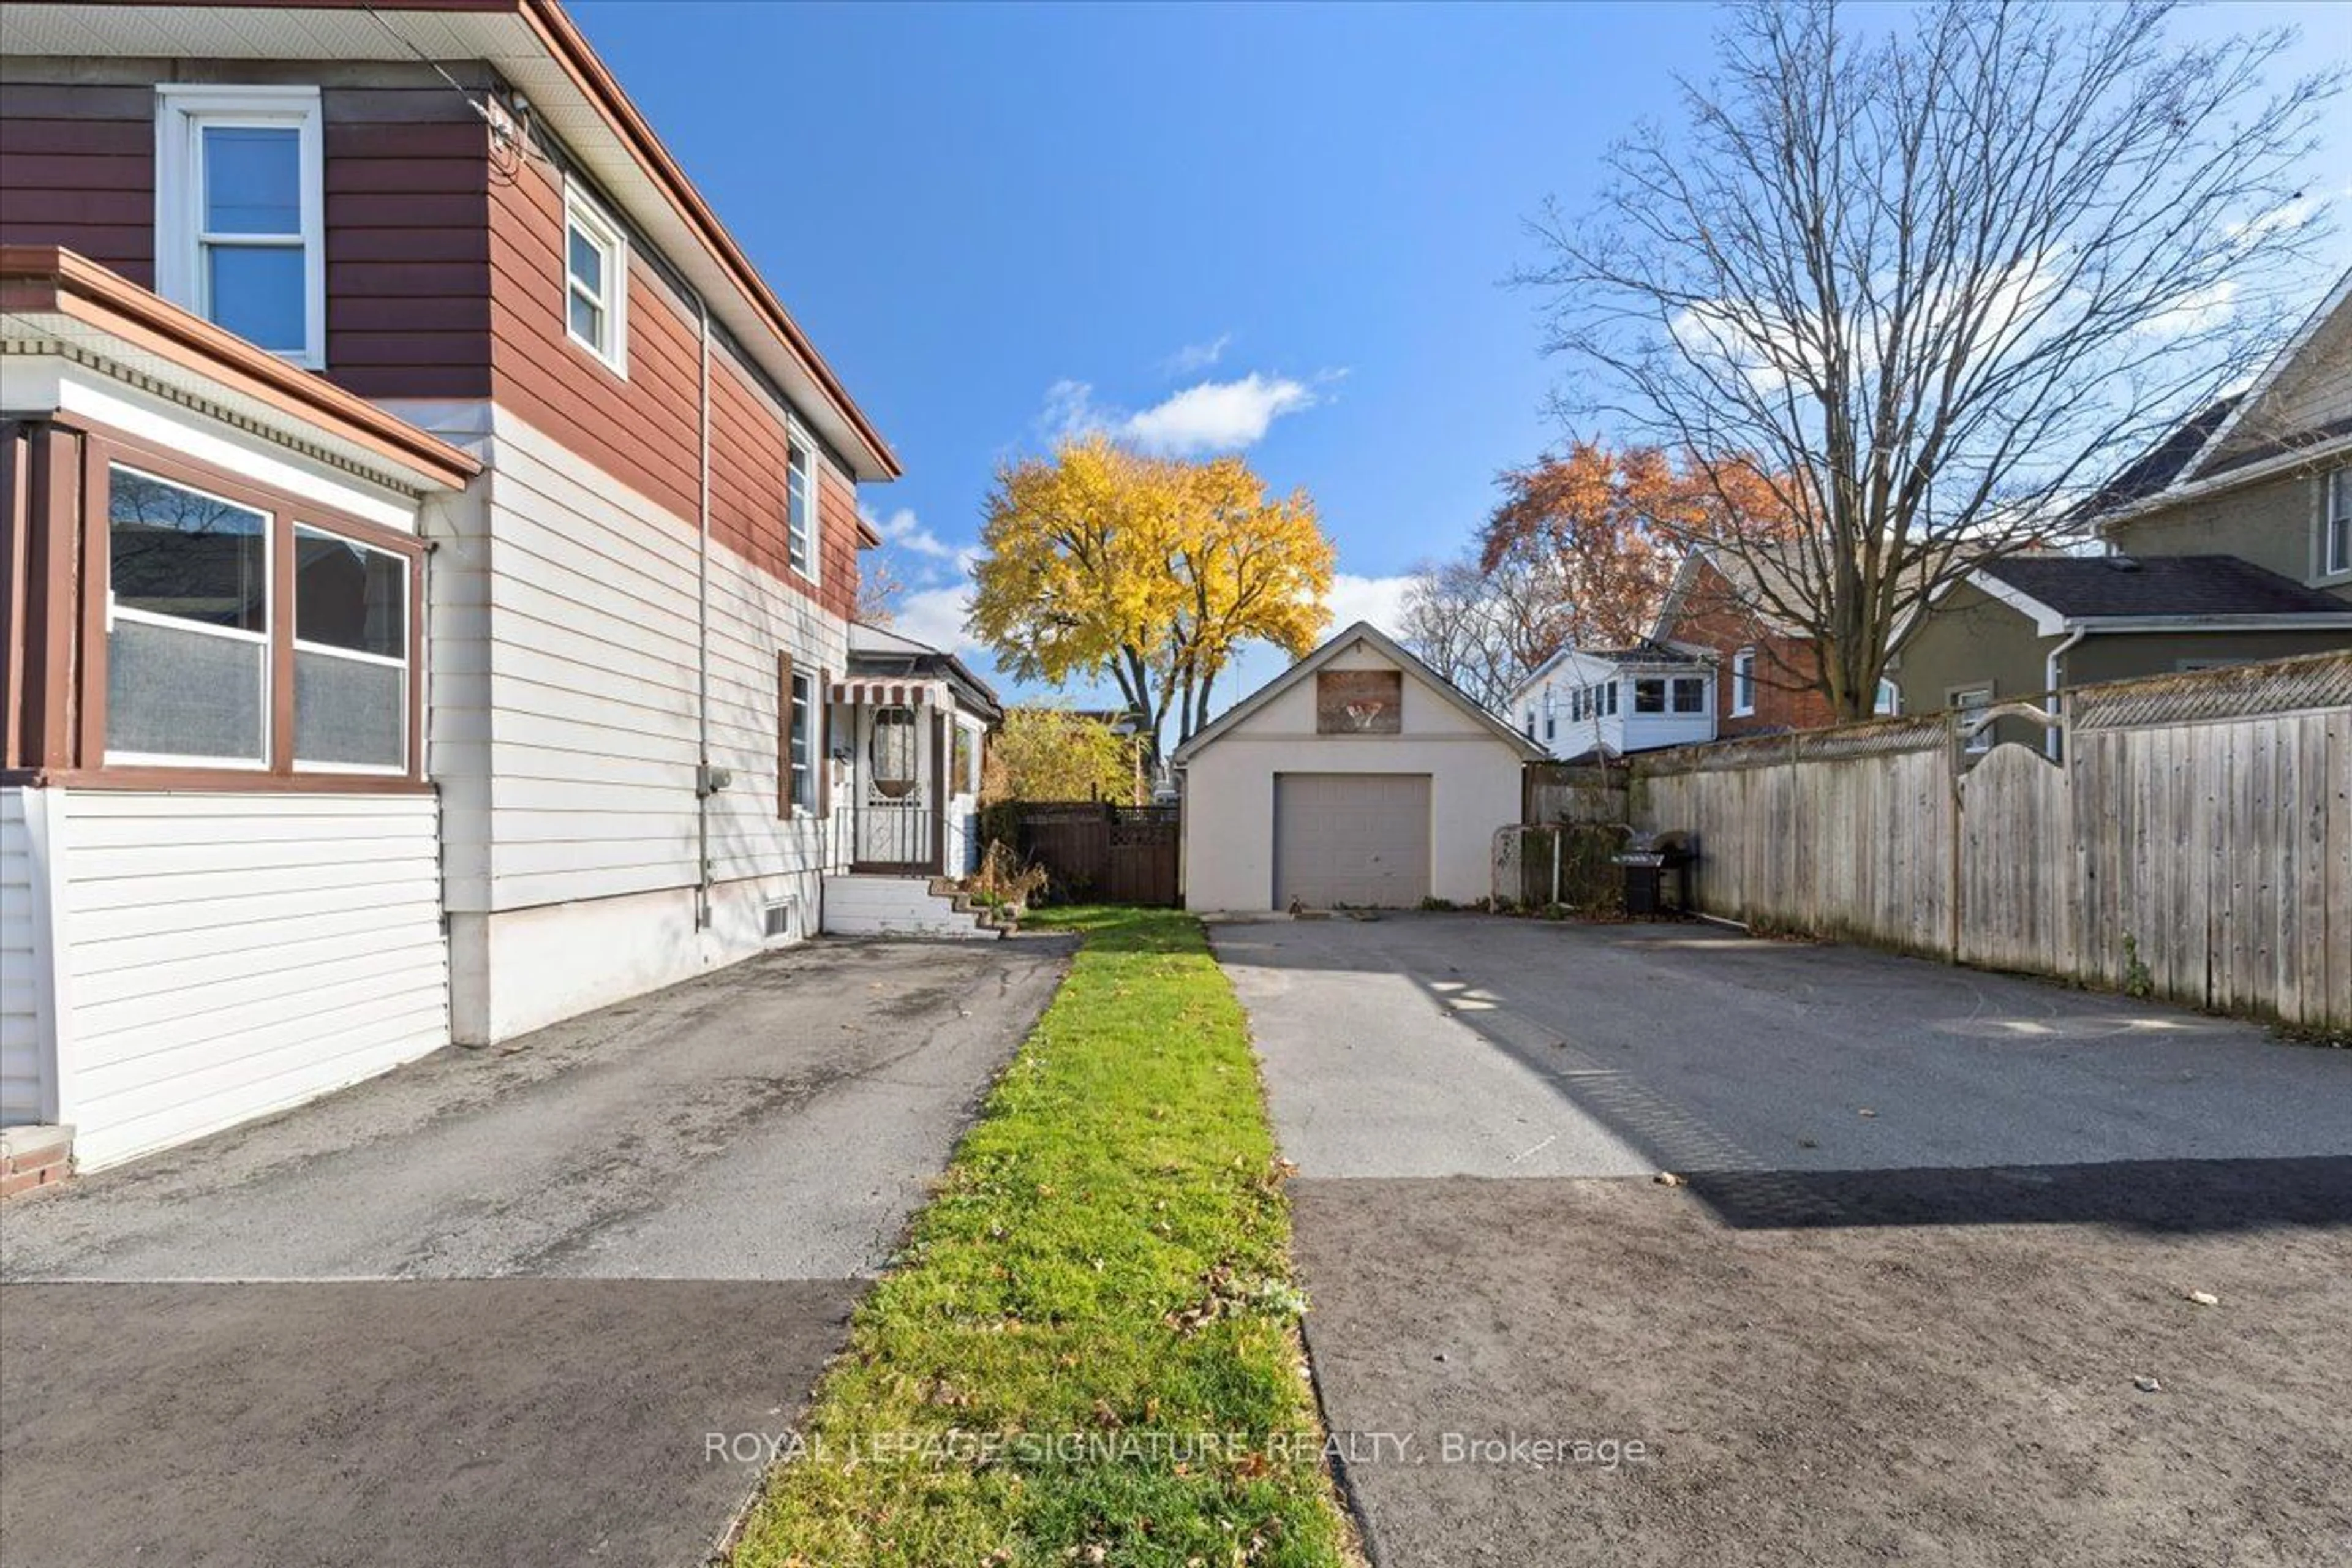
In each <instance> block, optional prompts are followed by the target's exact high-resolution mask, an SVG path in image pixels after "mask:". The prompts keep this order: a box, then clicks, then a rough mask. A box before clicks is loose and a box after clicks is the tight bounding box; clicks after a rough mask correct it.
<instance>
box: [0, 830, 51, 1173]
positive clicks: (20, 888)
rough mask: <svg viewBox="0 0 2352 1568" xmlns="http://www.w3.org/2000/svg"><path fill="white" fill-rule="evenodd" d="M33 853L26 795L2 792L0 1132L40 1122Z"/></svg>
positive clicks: (0, 859) (0, 838)
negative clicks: (27, 822) (27, 826)
mask: <svg viewBox="0 0 2352 1568" xmlns="http://www.w3.org/2000/svg"><path fill="white" fill-rule="evenodd" d="M32 851H33V846H32V841H31V839H30V837H28V836H27V835H26V831H25V792H24V791H23V790H21V789H0V1127H16V1126H19V1125H22V1124H24V1123H26V1122H32V1121H39V1120H40V1119H41V1050H42V1047H41V1020H40V1014H39V1011H38V1003H37V996H38V995H39V985H38V983H37V979H36V977H35V972H34V967H33V966H34V963H35V962H36V959H35V954H34V910H33V897H34V889H33V853H32Z"/></svg>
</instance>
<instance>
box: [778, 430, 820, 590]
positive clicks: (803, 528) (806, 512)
mask: <svg viewBox="0 0 2352 1568" xmlns="http://www.w3.org/2000/svg"><path fill="white" fill-rule="evenodd" d="M784 547H785V550H786V551H787V552H788V553H789V555H790V557H791V560H792V563H793V571H795V572H798V573H799V574H801V575H802V576H803V577H814V576H815V575H816V461H815V459H814V457H812V456H811V454H810V452H809V448H808V445H807V443H806V442H803V441H801V440H799V439H797V438H795V439H794V440H793V441H792V442H791V443H790V444H789V445H787V447H785V450H784Z"/></svg>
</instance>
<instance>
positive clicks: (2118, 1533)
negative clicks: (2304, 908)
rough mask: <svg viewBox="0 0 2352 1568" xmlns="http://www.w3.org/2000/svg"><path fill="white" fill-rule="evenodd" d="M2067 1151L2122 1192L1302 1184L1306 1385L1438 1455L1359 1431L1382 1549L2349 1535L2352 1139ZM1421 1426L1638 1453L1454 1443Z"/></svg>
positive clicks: (2036, 1545) (2236, 1546)
mask: <svg viewBox="0 0 2352 1568" xmlns="http://www.w3.org/2000/svg"><path fill="white" fill-rule="evenodd" d="M2084 1169H2085V1170H2086V1171H2088V1172H2093V1173H2097V1174H2084V1175H2080V1176H2078V1177H2076V1178H2074V1183H2073V1195H2074V1197H2077V1198H2082V1199H2086V1200H2090V1201H2092V1202H2094V1203H2095V1204H2097V1205H2100V1206H2103V1207H2104V1208H2105V1209H2106V1210H2107V1211H2108V1212H2109V1213H2110V1214H2111V1215H2116V1217H2114V1218H2109V1219H2102V1220H2090V1221H2063V1220H2043V1221H2039V1222H2037V1221H2032V1220H2026V1221H2005V1222H2000V1223H1970V1224H1899V1223H1895V1224H1882V1223H1873V1220H1874V1218H1876V1217H1878V1216H1876V1215H1873V1213H1872V1209H1871V1203H1870V1195H1869V1187H1868V1179H1867V1178H1856V1179H1855V1180H1854V1182H1853V1190H1852V1191H1848V1192H1843V1193H1840V1194H1836V1198H1837V1201H1838V1202H1839V1204H1840V1206H1841V1207H1842V1208H1843V1210H1844V1211H1845V1213H1846V1214H1847V1215H1850V1216H1853V1217H1854V1219H1855V1223H1849V1224H1832V1225H1820V1226H1804V1227H1796V1228H1748V1229H1738V1228H1731V1227H1728V1226H1726V1225H1725V1224H1724V1223H1723V1219H1722V1217H1721V1216H1720V1215H1718V1214H1717V1212H1716V1211H1715V1210H1714V1209H1713V1207H1712V1206H1711V1205H1710V1203H1709V1201H1708V1197H1707V1195H1706V1192H1705V1190H1704V1188H1703V1187H1686V1188H1679V1189H1677V1188H1668V1187H1663V1186H1659V1185H1656V1184H1653V1183H1650V1182H1647V1181H1622V1180H1617V1181H1611V1180H1538V1181H1484V1180H1478V1179H1475V1178H1452V1179H1444V1180H1433V1181H1395V1182H1373V1183H1367V1182H1332V1183H1317V1182H1313V1181H1302V1182H1300V1183H1298V1184H1297V1185H1296V1186H1295V1188H1294V1197H1295V1200H1296V1202H1297V1235H1298V1250H1299V1257H1300V1263H1301V1267H1302V1269H1303V1271H1304V1273H1305V1276H1306V1279H1307V1289H1308V1292H1309V1294H1310V1296H1311V1298H1312V1300H1313V1301H1314V1311H1313V1312H1312V1313H1311V1315H1310V1317H1309V1333H1310V1345H1311V1349H1312V1352H1313V1355H1314V1360H1315V1366H1316V1373H1317V1377H1318V1381H1319V1383H1320V1384H1321V1386H1322V1390H1323V1394H1324V1400H1325V1404H1326V1406H1327V1408H1328V1409H1329V1410H1330V1411H1331V1413H1332V1416H1333V1420H1334V1422H1335V1423H1336V1424H1337V1425H1339V1426H1343V1427H1346V1428H1348V1429H1350V1430H1353V1431H1357V1432H1370V1431H1393V1432H1398V1433H1410V1434H1412V1435H1414V1439H1415V1441H1414V1444H1413V1447H1414V1450H1415V1457H1416V1458H1424V1459H1426V1460H1428V1461H1430V1462H1427V1463H1420V1464H1415V1463H1412V1462H1405V1463H1399V1462H1396V1461H1395V1460H1394V1459H1393V1458H1391V1457H1389V1456H1392V1455H1393V1453H1394V1445H1393V1444H1389V1445H1384V1446H1383V1447H1385V1450H1386V1453H1385V1455H1384V1456H1383V1458H1381V1459H1379V1460H1370V1458H1369V1456H1370V1451H1371V1448H1372V1447H1373V1446H1374V1445H1372V1444H1370V1443H1369V1442H1365V1441H1362V1440H1359V1442H1358V1444H1357V1448H1358V1451H1359V1452H1360V1453H1361V1454H1364V1455H1366V1456H1367V1459H1368V1462H1364V1463H1360V1464H1358V1465H1356V1466H1355V1467H1353V1468H1352V1469H1351V1471H1350V1473H1349V1480H1350V1482H1351V1484H1352V1485H1353V1486H1354V1488H1355V1489H1356V1491H1357V1493H1358V1496H1359V1497H1360V1500H1361V1502H1362V1504H1363V1505H1364V1507H1365V1509H1366V1510H1367V1511H1368V1513H1369V1517H1370V1521H1371V1523H1372V1526H1373V1529H1372V1536H1373V1541H1372V1545H1373V1549H1374V1552H1375V1561H1376V1562H1377V1563H1381V1564H1385V1565H1405V1564H1411V1565H1413V1568H1447V1565H1455V1564H1459V1565H1465V1568H1466V1565H1469V1564H1495V1565H1497V1568H1501V1565H1506V1564H1507V1565H1512V1568H1517V1565H1521V1564H1531V1563H1547V1564H1568V1563H1611V1564H1653V1563H1654V1564H1659V1565H1661V1568H1664V1565H1668V1564H1676V1565H1679V1564H1688V1563H1821V1564H1843V1563H1891V1562H1902V1563H1948V1564H1955V1565H1958V1564H1969V1565H1976V1564H1983V1565H1986V1568H1991V1565H1995V1564H2020V1565H2024V1564H2032V1565H2036V1568H2061V1565H2065V1568H2072V1565H2075V1564H2081V1565H2083V1568H2093V1565H2097V1568H2110V1565H2115V1564H2126V1563H2151V1564H2153V1563H2164V1564H2219V1563H2231V1564H2244V1565H2249V1568H2252V1565H2266V1564H2308V1565H2311V1568H2319V1565H2322V1564H2328V1565H2334V1564H2341V1563H2347V1562H2352V1408H2347V1403H2346V1391H2347V1389H2352V1341H2347V1334H2346V1325H2347V1323H2352V1160H2347V1161H2281V1162H2249V1163H2246V1168H2243V1169H2232V1170H2231V1171H2230V1172H2229V1173H2228V1175H2227V1179H2224V1180H2218V1181H2215V1182H2212V1183H2210V1184H2200V1183H2195V1182H2187V1183H2184V1182H2179V1181H2176V1182H2175V1183H2174V1184H2172V1185H2171V1186H2169V1187H2160V1186H2158V1185H2157V1184H2153V1183H2152V1181H2151V1177H2150V1173H2148V1172H2147V1171H2144V1170H2141V1169H2138V1168H2136V1167H2132V1166H2118V1167H2104V1166H2101V1167H2086V1168H2084ZM1943 1174H1945V1175H1946V1176H1950V1174H1951V1173H1943ZM2015 1179H2016V1178H2014V1177H2011V1176H2008V1175H2001V1176H1984V1177H1977V1176H1968V1177H1963V1178H1961V1179H1959V1180H1958V1181H1957V1182H1956V1183H1954V1184H1951V1185H1950V1186H1948V1188H1946V1189H1945V1191H1944V1193H1943V1194H1942V1195H1943V1200H1944V1201H1945V1202H1946V1203H1947V1204H1948V1205H1950V1206H1952V1207H1954V1208H1956V1209H1957V1208H1960V1207H1965V1206H1966V1205H1968V1204H1969V1189H1970V1188H1971V1187H1972V1186H1983V1187H1985V1188H1987V1189H1988V1196H1989V1201H1990V1203H1991V1204H1992V1205H1995V1206H1999V1205H2001V1204H2003V1203H2005V1202H2008V1201H2009V1200H2010V1199H2011V1194H2010V1193H2009V1192H2008V1189H2009V1188H2010V1187H2011V1185H2012V1184H2013V1182H2014V1181H2015ZM2027 1184H2028V1185H2029V1186H2030V1185H2032V1183H2031V1182H2030V1180H2029V1181H2028V1182H2027ZM1922 1186H1923V1184H1917V1183H1915V1184H1909V1186H1908V1187H1907V1188H1906V1190H1905V1191H1904V1192H1903V1193H1902V1194H1900V1197H1899V1201H1898V1204H1897V1205H1895V1209H1894V1211H1893V1212H1895V1213H1900V1212H1903V1210H1902V1207H1901V1205H1903V1204H1911V1203H1917V1202H1921V1201H1923V1195H1922V1191H1921V1188H1922ZM2151 1194H2163V1195H2165V1196H2167V1197H2168V1198H2169V1199H2170V1200H2171V1201H2170V1202H2169V1203H2168V1205H2165V1206H2166V1207H2167V1210H2168V1212H2167V1213H2166V1214H2165V1215H2163V1217H2162V1218H2161V1220H2160V1221H2159V1222H2158V1225H2156V1226H2150V1225H2147V1224H2145V1223H2136V1222H2135V1220H2134V1218H2133V1213H2134V1211H2135V1210H2143V1211H2144V1210H2145V1208H2146V1206H2147V1199H2148V1198H2149V1197H2150V1195H2151ZM2330 1214H2332V1215H2333V1223H2328V1222H2327V1219H2326V1216H2327V1215H2330ZM2266 1216H2267V1217H2266ZM2281 1216H2284V1217H2281ZM2209 1226H2210V1228H2208V1227H2209ZM2192 1290H2197V1291H2205V1292H2209V1293H2210V1294H2212V1295H2213V1296H2215V1297H2216V1298H2217V1299H2218V1301H2219V1304H2218V1305H2215V1306H2210V1307H2207V1306H2200V1305H2198V1304H2196V1303H2194V1302H2192V1301H2190V1300H2188V1299H2187V1292H2189V1291H2192ZM2141 1378H2152V1379H2154V1380H2155V1381H2156V1383H2157V1384H2158V1385H2159V1386H2158V1389H2157V1390H2156V1391H2154V1392H2143V1390H2142V1389H2141V1388H2140V1387H2139V1386H2138V1384H2137V1381H2136V1380H2137V1379H2141ZM1447 1432H1454V1433H1458V1434H1462V1435H1464V1436H1465V1437H1482V1438H1490V1439H1491V1438H1502V1437H1507V1436H1510V1435H1513V1434H1517V1435H1519V1436H1563V1437H1581V1438H1587V1439H1595V1440H1598V1439H1610V1438H1613V1439H1616V1440H1618V1441H1620V1442H1621V1443H1626V1442H1632V1441H1639V1442H1641V1443H1642V1444H1643V1445H1644V1447H1645V1448H1646V1450H1647V1457H1646V1458H1644V1460H1643V1462H1641V1463H1638V1464H1631V1463H1622V1462H1621V1463H1620V1464H1619V1466H1618V1467H1617V1468H1614V1469H1613V1470H1612V1469H1609V1468H1603V1466H1602V1465H1601V1464H1600V1463H1598V1462H1587V1463H1577V1462H1574V1461H1573V1459H1571V1461H1570V1462H1568V1463H1563V1464H1555V1465H1553V1466H1551V1467H1549V1468H1536V1467H1535V1465H1534V1464H1533V1463H1531V1462H1528V1461H1526V1460H1515V1459H1514V1458H1512V1457H1511V1455H1510V1454H1509V1451H1508V1450H1507V1449H1505V1450H1503V1451H1502V1453H1501V1454H1500V1455H1499V1456H1498V1457H1496V1462H1483V1461H1481V1462H1465V1463H1444V1462H1440V1461H1441V1460H1442V1458H1443V1447H1444V1434H1445V1433H1447Z"/></svg>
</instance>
